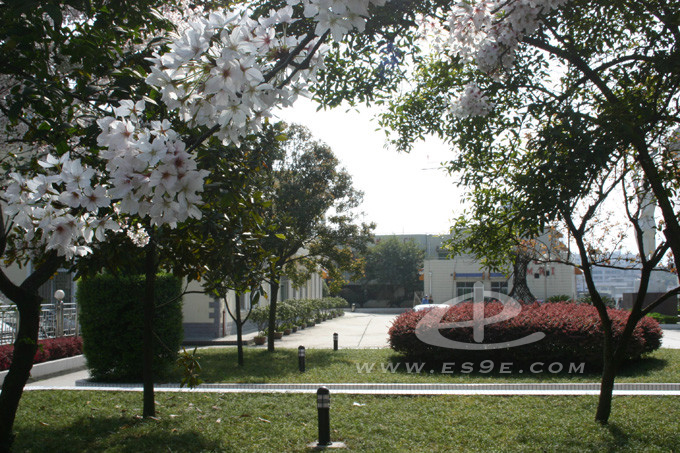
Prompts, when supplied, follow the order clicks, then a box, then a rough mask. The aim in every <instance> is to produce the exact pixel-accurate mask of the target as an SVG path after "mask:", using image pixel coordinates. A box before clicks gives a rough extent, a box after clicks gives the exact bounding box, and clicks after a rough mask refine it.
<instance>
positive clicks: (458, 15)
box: [420, 0, 569, 118]
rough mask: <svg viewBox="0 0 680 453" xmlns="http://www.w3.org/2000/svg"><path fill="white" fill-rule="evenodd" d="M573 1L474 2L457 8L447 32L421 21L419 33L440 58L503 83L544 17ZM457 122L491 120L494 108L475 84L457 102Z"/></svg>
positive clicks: (455, 107)
mask: <svg viewBox="0 0 680 453" xmlns="http://www.w3.org/2000/svg"><path fill="white" fill-rule="evenodd" d="M568 1H569V0H470V1H461V2H458V3H456V4H455V5H454V6H453V8H452V9H451V12H450V14H449V16H448V20H447V22H446V27H440V26H438V24H436V23H435V22H432V21H428V20H427V19H426V18H424V17H423V18H421V19H420V32H421V33H423V35H424V36H425V37H426V39H427V42H428V43H429V44H430V45H431V47H433V48H434V50H436V51H438V52H447V53H450V54H451V55H452V56H454V57H458V58H460V59H461V60H462V61H463V62H467V63H473V64H475V65H476V66H477V68H478V69H479V70H480V71H481V72H483V73H485V74H487V75H489V76H491V77H492V78H495V79H498V78H499V77H500V76H501V74H502V73H503V72H504V71H506V70H508V69H510V68H512V66H513V64H514V61H515V51H516V49H517V47H518V45H519V43H520V42H521V41H522V39H523V38H524V37H526V36H528V35H530V34H532V33H534V32H535V31H536V30H537V28H538V26H539V24H540V21H541V17H542V16H544V15H545V14H547V13H549V12H550V11H552V10H554V9H556V8H558V7H559V6H562V5H564V4H565V3H567V2H568ZM450 110H451V112H452V114H453V115H454V116H456V117H458V118H465V117H469V116H477V115H486V114H488V113H489V112H490V111H491V105H490V104H489V103H488V102H487V101H486V100H485V98H484V97H483V95H481V93H480V92H479V89H478V88H477V86H476V85H475V84H470V85H468V86H466V87H465V91H464V93H463V94H462V95H461V96H460V97H458V98H455V99H453V101H452V105H451V108H450Z"/></svg>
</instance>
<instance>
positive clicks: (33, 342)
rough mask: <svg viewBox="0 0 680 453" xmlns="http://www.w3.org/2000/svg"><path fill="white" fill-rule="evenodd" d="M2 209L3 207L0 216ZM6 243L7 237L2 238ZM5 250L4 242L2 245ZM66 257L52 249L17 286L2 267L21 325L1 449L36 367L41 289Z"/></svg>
mask: <svg viewBox="0 0 680 453" xmlns="http://www.w3.org/2000/svg"><path fill="white" fill-rule="evenodd" d="M1 216H2V211H1V210H0V217H1ZM2 242H4V237H3V238H2ZM0 249H1V250H2V251H3V252H4V244H3V245H2V246H0ZM62 264H63V259H61V258H59V257H58V256H57V255H56V253H54V252H51V253H49V254H48V255H47V257H46V258H45V261H44V262H43V263H42V264H40V265H39V266H38V267H37V268H36V269H35V271H34V272H33V273H32V274H31V275H29V276H28V277H27V278H26V279H25V280H24V281H23V283H22V284H21V285H20V286H17V285H15V284H14V283H13V282H12V281H11V280H9V278H7V276H6V275H5V273H4V272H3V271H2V270H0V291H2V293H3V294H4V295H5V296H7V297H8V298H9V299H10V300H11V301H12V302H14V304H15V305H16V306H17V310H18V311H19V326H18V329H17V336H16V341H15V342H14V352H13V354H12V364H11V365H10V367H9V371H8V373H7V376H5V381H4V382H3V384H2V392H1V393H0V452H3V453H4V452H8V451H10V450H11V448H12V442H13V441H14V433H13V429H14V419H15V418H16V414H17V409H18V408H19V401H20V400H21V396H22V394H23V392H24V386H25V385H26V382H28V378H29V377H30V373H31V368H33V357H35V352H36V350H37V349H38V329H39V328H40V304H41V303H42V299H41V298H40V296H39V295H38V288H40V286H41V285H42V284H43V283H45V282H46V281H48V280H49V279H50V277H52V276H53V275H54V273H55V272H57V269H59V267H60V265H62Z"/></svg>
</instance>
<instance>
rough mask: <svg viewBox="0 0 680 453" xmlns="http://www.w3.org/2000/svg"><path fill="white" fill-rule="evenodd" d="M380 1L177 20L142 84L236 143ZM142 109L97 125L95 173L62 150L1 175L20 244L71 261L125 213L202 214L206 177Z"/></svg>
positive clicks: (301, 90)
mask: <svg viewBox="0 0 680 453" xmlns="http://www.w3.org/2000/svg"><path fill="white" fill-rule="evenodd" d="M386 1H388V0H342V1H341V0H287V2H286V6H285V7H283V8H281V9H278V10H272V11H270V12H269V13H268V14H267V15H264V16H262V17H259V18H258V19H253V18H251V15H252V13H251V12H250V11H249V10H247V9H241V10H234V11H228V10H220V11H217V12H212V13H210V14H209V15H208V16H207V17H198V18H194V19H192V20H189V21H188V22H187V23H184V24H180V26H178V29H179V30H181V35H178V36H177V37H176V39H175V41H174V42H173V43H172V44H171V45H170V46H169V51H168V52H166V53H164V54H155V55H154V57H153V58H152V64H153V67H152V69H151V73H150V74H149V75H148V76H147V79H146V81H147V83H148V84H149V85H151V86H153V87H155V88H156V89H157V90H158V91H159V92H160V93H161V100H162V101H163V102H164V103H165V104H166V106H167V107H168V108H169V109H170V110H172V111H177V112H178V113H179V117H180V119H181V120H183V121H185V122H186V123H187V124H188V125H189V126H192V127H193V126H207V127H209V128H215V129H216V130H217V136H218V137H220V138H221V139H222V140H223V141H224V142H225V143H233V144H238V143H239V142H240V140H241V138H243V137H245V136H247V135H249V134H251V133H254V132H257V131H259V130H260V129H261V125H262V121H263V120H264V118H266V117H268V116H270V115H271V113H270V112H271V110H272V109H273V108H274V107H287V106H290V105H292V103H293V102H294V101H295V100H296V98H297V97H298V96H299V95H301V94H303V95H304V94H306V91H305V89H306V87H307V86H308V85H309V84H312V83H314V82H315V81H316V73H317V71H318V70H319V69H320V68H322V67H323V58H324V55H325V53H326V52H327V49H328V46H326V45H325V44H324V43H323V40H325V38H326V37H327V36H331V37H332V38H333V39H335V40H340V39H342V37H343V36H344V35H345V34H346V33H348V32H349V31H351V30H353V29H357V30H359V31H363V30H364V27H365V24H366V20H367V17H368V14H369V8H371V7H373V6H382V5H384V4H385V3H386ZM194 13H195V11H194V12H192V14H194ZM300 20H311V21H312V22H313V24H314V25H313V26H314V32H313V33H309V34H308V35H306V36H295V35H294V34H293V33H289V27H290V26H291V24H293V23H294V22H296V21H300ZM144 107H145V106H144V103H143V102H141V101H140V102H133V101H128V100H126V101H122V102H121V103H120V106H119V107H117V108H116V109H115V115H114V116H108V117H105V118H102V119H99V120H98V121H97V123H98V125H99V127H100V128H101V131H102V132H101V134H100V135H99V136H98V144H99V145H100V146H102V147H104V148H105V149H104V150H103V151H102V152H101V153H100V157H102V158H103V159H104V161H105V163H106V166H105V170H106V171H105V172H100V171H97V170H95V169H94V168H92V167H89V166H87V165H85V164H83V163H82V162H81V160H80V159H72V158H71V157H70V155H69V154H66V155H63V156H61V157H59V158H57V157H53V156H52V155H48V156H47V157H46V158H45V160H43V161H41V162H40V167H41V169H42V171H41V172H40V173H39V174H36V175H33V176H25V175H20V174H18V173H12V174H11V176H10V179H11V181H10V182H9V185H8V186H7V189H6V192H5V197H4V199H3V201H4V203H5V207H4V211H5V214H7V215H8V216H10V218H12V221H13V222H14V226H15V227H16V228H18V229H20V230H22V234H21V235H20V237H21V239H20V240H21V241H24V242H25V243H26V244H29V243H32V242H37V243H38V244H43V245H44V246H45V247H46V248H47V249H48V250H52V249H53V250H56V251H57V252H58V253H59V255H62V256H65V257H67V258H69V259H70V258H72V257H73V256H82V255H85V254H87V253H90V252H91V248H90V246H89V244H91V242H92V241H93V240H95V239H96V240H104V237H105V232H106V231H107V230H120V229H121V224H124V222H122V219H123V218H124V216H126V215H137V216H139V217H142V218H144V217H148V218H150V221H151V224H153V225H169V226H170V227H174V226H176V225H177V223H178V222H182V221H184V220H186V219H187V218H189V217H193V218H199V217H200V216H201V212H200V210H199V209H198V205H199V204H200V202H201V198H200V195H199V193H200V192H201V191H202V189H203V180H204V178H205V177H206V176H207V173H208V172H207V171H203V170H197V165H196V161H195V158H194V156H192V155H191V154H190V153H189V152H188V151H187V148H186V145H185V143H184V142H183V141H182V140H181V139H180V137H179V136H178V134H177V133H176V132H175V131H173V130H172V128H171V125H170V123H169V121H168V120H163V121H151V122H150V124H149V125H147V124H145V123H144V122H143V121H142V118H143V111H144ZM127 230H128V235H129V236H130V237H131V238H132V239H133V240H134V241H135V243H137V244H140V245H143V244H145V243H146V241H148V237H147V236H146V233H145V232H144V231H143V228H133V229H132V230H130V228H127Z"/></svg>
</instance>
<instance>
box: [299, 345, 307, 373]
mask: <svg viewBox="0 0 680 453" xmlns="http://www.w3.org/2000/svg"><path fill="white" fill-rule="evenodd" d="M305 355H306V353H305V347H304V346H299V347H298V368H299V369H300V373H304V372H305Z"/></svg>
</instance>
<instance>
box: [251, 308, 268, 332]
mask: <svg viewBox="0 0 680 453" xmlns="http://www.w3.org/2000/svg"><path fill="white" fill-rule="evenodd" d="M249 319H250V320H251V321H252V322H254V323H255V325H256V326H257V331H258V334H260V335H264V334H265V329H266V328H267V324H269V305H257V306H255V307H253V310H252V311H251V312H250V318H249Z"/></svg>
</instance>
